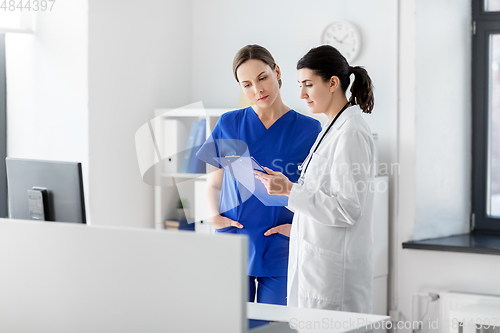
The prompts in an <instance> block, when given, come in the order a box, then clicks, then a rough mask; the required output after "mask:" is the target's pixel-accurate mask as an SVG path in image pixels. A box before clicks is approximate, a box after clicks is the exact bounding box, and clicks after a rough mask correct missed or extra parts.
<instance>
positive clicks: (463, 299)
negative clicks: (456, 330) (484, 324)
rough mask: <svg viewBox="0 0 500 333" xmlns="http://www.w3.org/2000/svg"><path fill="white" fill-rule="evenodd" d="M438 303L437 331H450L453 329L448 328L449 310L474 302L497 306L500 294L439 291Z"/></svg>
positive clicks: (499, 303)
mask: <svg viewBox="0 0 500 333" xmlns="http://www.w3.org/2000/svg"><path fill="white" fill-rule="evenodd" d="M439 303H440V304H439V327H440V329H439V332H440V333H450V332H451V331H453V330H451V329H450V328H451V324H452V322H451V320H450V316H449V314H450V311H452V310H455V309H459V308H462V307H464V306H467V305H474V304H486V305H490V304H491V305H496V306H499V305H500V296H496V295H481V294H469V293H460V292H452V291H447V292H440V293H439Z"/></svg>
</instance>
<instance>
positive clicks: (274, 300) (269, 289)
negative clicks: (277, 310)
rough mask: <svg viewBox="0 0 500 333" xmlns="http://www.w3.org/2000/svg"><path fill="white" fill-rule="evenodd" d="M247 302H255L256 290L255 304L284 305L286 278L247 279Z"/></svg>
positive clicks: (251, 277) (255, 277) (256, 277)
mask: <svg viewBox="0 0 500 333" xmlns="http://www.w3.org/2000/svg"><path fill="white" fill-rule="evenodd" d="M248 287H249V288H248V289H249V294H248V301H249V302H254V301H255V290H256V289H257V303H267V304H278V305H286V276H278V277H261V276H249V277H248Z"/></svg>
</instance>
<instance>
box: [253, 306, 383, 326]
mask: <svg viewBox="0 0 500 333" xmlns="http://www.w3.org/2000/svg"><path fill="white" fill-rule="evenodd" d="M247 317H248V318H249V319H258V320H269V321H278V322H287V323H289V326H290V327H291V328H292V329H295V330H296V331H297V332H299V333H304V332H307V333H312V332H321V333H327V332H328V333H334V332H335V333H345V332H356V333H362V332H367V331H371V330H372V329H378V328H382V327H384V325H385V324H386V322H388V321H390V317H388V316H379V315H370V314H362V313H353V312H342V311H330V310H317V309H304V308H294V307H287V306H281V305H271V304H259V303H247ZM270 326H272V325H270ZM267 332H273V331H272V330H271V329H270V330H268V331H267ZM290 332H292V331H290Z"/></svg>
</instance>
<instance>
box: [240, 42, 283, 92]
mask: <svg viewBox="0 0 500 333" xmlns="http://www.w3.org/2000/svg"><path fill="white" fill-rule="evenodd" d="M250 59H255V60H260V61H263V62H264V63H265V64H266V65H268V66H269V67H271V69H272V70H274V69H275V68H276V62H275V61H274V58H273V56H272V55H271V52H269V51H268V50H267V49H266V48H265V47H262V46H260V45H257V44H253V45H247V46H244V47H242V48H241V49H240V50H239V51H238V52H237V53H236V55H235V56H234V60H233V73H234V78H235V79H236V81H237V82H240V81H238V75H236V71H237V70H238V68H239V67H240V66H241V65H243V63H245V62H246V61H248V60H250ZM278 84H279V86H280V88H281V79H279V80H278Z"/></svg>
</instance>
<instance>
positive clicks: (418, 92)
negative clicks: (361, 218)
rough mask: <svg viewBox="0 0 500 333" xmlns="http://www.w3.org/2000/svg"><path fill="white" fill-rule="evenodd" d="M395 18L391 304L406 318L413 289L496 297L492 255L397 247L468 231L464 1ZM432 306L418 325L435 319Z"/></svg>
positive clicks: (413, 8)
mask: <svg viewBox="0 0 500 333" xmlns="http://www.w3.org/2000/svg"><path fill="white" fill-rule="evenodd" d="M399 13H400V14H399V21H400V38H399V50H400V51H399V52H400V71H399V77H400V96H401V98H400V104H399V125H398V128H399V135H398V137H399V148H398V155H399V161H400V163H401V175H400V177H399V179H398V190H397V192H398V195H397V200H396V203H397V207H398V214H397V221H396V224H395V227H396V229H395V230H396V232H395V234H394V236H395V237H394V244H393V251H392V256H393V258H394V259H393V261H394V264H395V265H394V266H393V267H392V268H393V273H394V275H393V281H394V283H393V288H392V297H391V305H392V308H397V309H398V310H399V311H400V312H401V314H402V316H403V317H402V319H405V320H410V318H411V312H412V311H411V310H412V295H413V294H414V293H417V292H423V291H436V292H439V291H445V290H454V291H462V292H470V293H483V294H500V287H499V285H498V281H497V280H498V278H497V277H498V274H497V271H498V270H497V269H496V268H495V267H498V265H499V263H500V258H499V257H498V256H495V255H483V254H468V253H448V252H438V251H423V250H409V249H406V250H403V249H402V247H401V243H402V242H405V241H408V240H413V239H423V238H435V237H442V236H448V235H453V234H460V233H466V232H467V231H468V228H469V214H470V201H471V194H470V186H471V185H470V173H471V170H470V169H471V130H470V127H471V125H470V121H471V119H470V118H471V116H470V115H471V89H470V85H471V79H470V77H471V31H470V24H471V2H470V0H460V1H448V0H437V1H436V0H433V1H427V0H410V1H409V0H401V1H400V11H399ZM438 305H439V303H438V302H436V303H433V304H432V305H431V306H430V311H429V313H428V315H427V316H426V320H427V319H431V320H433V321H435V320H437V318H438V312H437V311H438ZM420 306H421V308H423V309H425V307H424V306H423V301H422V300H421V302H420ZM415 307H417V304H416V305H415ZM415 313H416V312H415ZM422 314H423V313H422V312H420V315H422ZM414 319H415V320H417V319H420V318H414ZM424 331H426V330H424Z"/></svg>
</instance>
